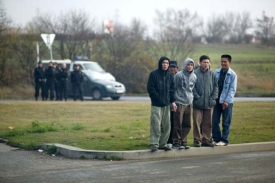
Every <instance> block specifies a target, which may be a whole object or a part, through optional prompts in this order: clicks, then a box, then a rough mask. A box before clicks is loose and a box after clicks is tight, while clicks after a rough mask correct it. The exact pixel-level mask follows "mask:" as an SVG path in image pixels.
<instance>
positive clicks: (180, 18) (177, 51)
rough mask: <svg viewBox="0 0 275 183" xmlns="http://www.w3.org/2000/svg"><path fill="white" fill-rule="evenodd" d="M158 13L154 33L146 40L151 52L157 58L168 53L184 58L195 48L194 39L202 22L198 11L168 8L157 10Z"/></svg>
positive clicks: (177, 58)
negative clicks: (163, 10)
mask: <svg viewBox="0 0 275 183" xmlns="http://www.w3.org/2000/svg"><path fill="white" fill-rule="evenodd" d="M156 15H157V17H156V20H155V22H156V27H155V30H154V33H153V35H152V36H151V38H149V39H147V40H146V43H147V46H148V47H149V48H148V49H147V50H149V54H151V55H152V56H153V57H155V58H156V59H157V58H159V57H160V56H161V55H167V56H169V57H170V58H171V59H175V60H184V59H185V57H186V56H188V55H189V54H191V53H192V51H193V50H194V45H193V43H192V39H193V36H194V34H196V31H197V30H198V29H199V25H200V24H201V20H200V18H199V17H198V15H197V13H194V14H192V13H191V12H190V11H189V10H179V11H177V10H174V9H167V10H166V11H165V12H162V11H156Z"/></svg>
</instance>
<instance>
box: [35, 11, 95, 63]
mask: <svg viewBox="0 0 275 183" xmlns="http://www.w3.org/2000/svg"><path fill="white" fill-rule="evenodd" d="M33 24H34V25H35V27H36V29H37V32H39V33H54V34H56V38H55V44H53V50H55V51H56V53H57V54H58V55H59V56H60V57H61V58H62V59H65V58H69V59H73V58H74V56H76V55H78V54H85V55H86V53H83V50H85V49H83V46H84V47H85V46H87V45H88V44H89V41H90V39H93V38H94V36H93V35H94V32H93V31H92V30H93V29H92V27H93V26H92V25H93V22H92V21H90V19H89V15H88V14H87V13H85V12H83V11H74V10H72V11H69V12H66V13H65V14H60V16H59V17H56V16H54V15H48V14H41V15H39V16H37V17H36V18H34V20H33Z"/></svg>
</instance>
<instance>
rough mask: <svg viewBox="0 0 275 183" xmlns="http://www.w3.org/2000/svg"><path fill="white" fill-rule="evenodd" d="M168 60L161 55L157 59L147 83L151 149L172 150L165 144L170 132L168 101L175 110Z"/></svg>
mask: <svg viewBox="0 0 275 183" xmlns="http://www.w3.org/2000/svg"><path fill="white" fill-rule="evenodd" d="M169 64H170V60H169V58H167V57H165V56H163V57H161V58H160V59H159V62H158V69H156V70H154V71H152V72H151V73H150V75H149V79H148V83H147V92H148V93H149V96H150V98H151V124H150V143H151V151H152V152H154V151H157V150H158V149H164V150H172V148H171V147H168V146H167V140H168V138H169V134H170V128H171V127H170V103H172V108H173V110H174V111H175V110H176V109H177V106H176V104H175V102H174V101H175V98H174V94H175V87H174V79H173V76H172V74H171V73H169V72H168V68H169Z"/></svg>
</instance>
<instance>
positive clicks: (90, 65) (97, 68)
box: [83, 62, 105, 73]
mask: <svg viewBox="0 0 275 183" xmlns="http://www.w3.org/2000/svg"><path fill="white" fill-rule="evenodd" d="M83 65H84V67H85V69H86V70H91V71H95V72H101V73H102V72H105V70H104V69H103V68H102V67H101V66H100V65H99V64H98V63H97V62H91V63H85V64H83Z"/></svg>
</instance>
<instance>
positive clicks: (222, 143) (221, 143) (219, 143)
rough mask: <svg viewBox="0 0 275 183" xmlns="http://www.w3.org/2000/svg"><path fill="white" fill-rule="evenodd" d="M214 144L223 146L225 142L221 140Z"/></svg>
mask: <svg viewBox="0 0 275 183" xmlns="http://www.w3.org/2000/svg"><path fill="white" fill-rule="evenodd" d="M215 145H216V146H225V143H224V142H222V141H220V142H218V143H216V144H215Z"/></svg>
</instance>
